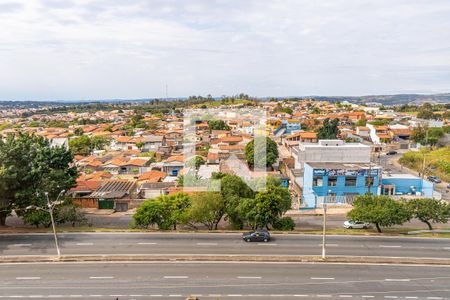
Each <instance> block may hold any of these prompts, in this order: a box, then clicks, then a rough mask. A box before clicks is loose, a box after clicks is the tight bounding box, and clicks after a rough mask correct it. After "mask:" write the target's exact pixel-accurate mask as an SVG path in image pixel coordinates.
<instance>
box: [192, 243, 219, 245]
mask: <svg viewBox="0 0 450 300" xmlns="http://www.w3.org/2000/svg"><path fill="white" fill-rule="evenodd" d="M217 245H218V244H217V243H197V246H217Z"/></svg>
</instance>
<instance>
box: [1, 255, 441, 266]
mask: <svg viewBox="0 0 450 300" xmlns="http://www.w3.org/2000/svg"><path fill="white" fill-rule="evenodd" d="M109 261H154V262H159V261H161V262H167V261H170V262H177V261H178V262H190V261H192V262H194V261H198V262H218V261H219V262H239V261H242V262H311V263H349V264H354V263H358V264H415V265H450V259H447V258H419V257H417V258H416V257H381V256H329V257H327V258H326V259H322V258H321V257H319V256H308V255H204V254H200V255H159V254H155V255H127V254H123V255H122V254H120V255H63V256H61V257H56V256H52V255H18V256H12V255H8V256H0V263H34V262H36V263H39V262H109Z"/></svg>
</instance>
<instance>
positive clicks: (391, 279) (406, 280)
mask: <svg viewBox="0 0 450 300" xmlns="http://www.w3.org/2000/svg"><path fill="white" fill-rule="evenodd" d="M385 281H395V282H397V281H398V282H402V281H403V282H408V281H411V279H408V278H386V279H385Z"/></svg>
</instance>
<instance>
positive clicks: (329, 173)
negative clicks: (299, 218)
mask: <svg viewBox="0 0 450 300" xmlns="http://www.w3.org/2000/svg"><path fill="white" fill-rule="evenodd" d="M380 185H381V167H380V166H377V165H374V164H369V163H360V164H356V163H345V164H344V163H305V165H304V173H303V195H302V198H303V199H302V200H303V201H302V202H303V203H302V204H303V205H302V206H303V207H304V208H315V207H317V206H318V205H319V206H320V205H321V204H322V203H323V202H324V201H325V202H327V203H336V204H337V203H342V204H345V203H351V202H352V201H353V199H354V198H355V197H356V196H358V195H362V194H366V193H368V192H369V191H370V193H371V194H374V195H378V194H379V187H380Z"/></svg>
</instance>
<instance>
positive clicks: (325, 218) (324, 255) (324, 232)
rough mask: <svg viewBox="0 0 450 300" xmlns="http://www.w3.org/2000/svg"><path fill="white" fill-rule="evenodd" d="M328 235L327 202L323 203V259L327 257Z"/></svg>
mask: <svg viewBox="0 0 450 300" xmlns="http://www.w3.org/2000/svg"><path fill="white" fill-rule="evenodd" d="M326 237H327V204H326V203H325V202H324V203H323V233H322V259H325V258H326V250H325V246H326Z"/></svg>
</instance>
